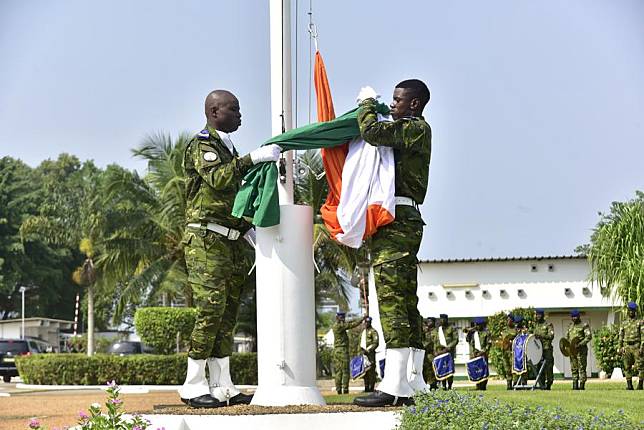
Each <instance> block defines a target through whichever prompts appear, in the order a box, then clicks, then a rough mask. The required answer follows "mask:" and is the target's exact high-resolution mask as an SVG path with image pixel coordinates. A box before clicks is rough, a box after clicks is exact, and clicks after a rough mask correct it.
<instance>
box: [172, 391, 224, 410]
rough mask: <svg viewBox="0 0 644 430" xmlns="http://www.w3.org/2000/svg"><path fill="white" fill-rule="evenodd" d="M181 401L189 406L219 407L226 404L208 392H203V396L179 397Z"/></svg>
mask: <svg viewBox="0 0 644 430" xmlns="http://www.w3.org/2000/svg"><path fill="white" fill-rule="evenodd" d="M181 401H182V402H183V403H185V404H186V405H188V406H190V407H191V408H219V407H221V406H226V403H224V402H220V401H219V400H217V399H215V398H214V397H212V396H211V395H210V394H204V395H203V396H199V397H195V398H192V399H181Z"/></svg>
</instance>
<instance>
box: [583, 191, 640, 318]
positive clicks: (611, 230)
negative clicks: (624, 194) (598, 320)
mask: <svg viewBox="0 0 644 430" xmlns="http://www.w3.org/2000/svg"><path fill="white" fill-rule="evenodd" d="M600 217H601V218H600V220H599V223H598V224H597V226H596V227H595V229H594V231H593V234H592V236H591V239H590V245H589V246H588V247H586V248H585V249H586V250H587V252H588V259H589V261H590V264H591V274H590V279H591V280H593V281H596V282H597V284H599V286H600V288H601V290H602V294H604V295H605V296H609V295H610V296H612V297H618V298H620V299H621V300H622V301H623V302H624V303H626V302H628V301H634V302H636V303H637V304H638V306H639V307H640V309H641V307H642V306H643V305H644V193H643V192H641V191H637V192H636V196H635V198H634V199H632V200H630V201H627V202H613V204H612V205H611V208H610V213H608V214H601V213H600Z"/></svg>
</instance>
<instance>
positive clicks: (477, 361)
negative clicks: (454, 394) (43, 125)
mask: <svg viewBox="0 0 644 430" xmlns="http://www.w3.org/2000/svg"><path fill="white" fill-rule="evenodd" d="M465 367H466V368H467V377H468V378H469V380H470V382H475V383H477V384H478V383H479V382H483V381H487V379H488V378H489V377H490V369H489V367H488V364H487V360H486V359H485V357H484V356H482V355H481V356H479V357H476V358H473V359H471V360H470V361H468V362H467V363H466V364H465Z"/></svg>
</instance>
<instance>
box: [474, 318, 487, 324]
mask: <svg viewBox="0 0 644 430" xmlns="http://www.w3.org/2000/svg"><path fill="white" fill-rule="evenodd" d="M472 322H473V323H474V324H484V323H485V318H483V317H476V318H472Z"/></svg>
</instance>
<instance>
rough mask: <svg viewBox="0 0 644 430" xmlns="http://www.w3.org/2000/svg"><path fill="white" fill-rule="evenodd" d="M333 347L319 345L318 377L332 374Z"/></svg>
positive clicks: (327, 376)
mask: <svg viewBox="0 0 644 430" xmlns="http://www.w3.org/2000/svg"><path fill="white" fill-rule="evenodd" d="M332 363H333V348H331V347H329V346H326V345H321V346H319V347H318V377H321V378H324V377H326V378H330V377H331V376H333V364H332Z"/></svg>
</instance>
